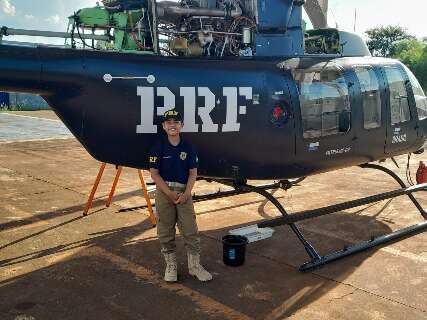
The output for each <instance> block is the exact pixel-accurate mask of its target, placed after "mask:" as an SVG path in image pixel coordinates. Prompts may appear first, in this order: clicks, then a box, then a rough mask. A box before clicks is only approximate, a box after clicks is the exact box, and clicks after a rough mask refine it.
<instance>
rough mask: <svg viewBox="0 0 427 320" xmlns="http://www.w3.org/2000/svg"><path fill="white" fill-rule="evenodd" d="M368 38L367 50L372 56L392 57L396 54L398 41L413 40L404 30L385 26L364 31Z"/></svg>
mask: <svg viewBox="0 0 427 320" xmlns="http://www.w3.org/2000/svg"><path fill="white" fill-rule="evenodd" d="M366 34H367V35H368V37H369V40H368V42H367V44H368V48H369V50H370V51H371V52H372V53H373V55H374V56H381V57H392V56H394V55H395V53H396V46H397V44H398V42H399V41H402V40H405V39H414V37H413V36H411V35H410V34H408V33H407V32H406V30H405V29H404V28H402V27H399V26H385V27H378V28H372V29H369V30H367V31H366Z"/></svg>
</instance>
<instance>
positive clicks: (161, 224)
mask: <svg viewBox="0 0 427 320" xmlns="http://www.w3.org/2000/svg"><path fill="white" fill-rule="evenodd" d="M171 190H173V191H177V192H184V190H183V189H182V188H171ZM156 211H157V235H158V237H159V240H160V245H161V251H162V253H171V252H175V247H176V245H175V234H176V229H175V226H176V225H178V229H179V231H180V233H181V235H182V236H183V237H184V243H185V248H186V249H187V251H188V252H190V253H192V254H200V238H199V236H198V229H197V222H196V213H195V211H194V205H193V199H192V198H190V199H188V200H187V202H185V203H183V204H174V203H173V202H172V200H171V199H169V197H168V196H167V195H166V194H165V193H163V192H162V191H161V190H160V189H157V190H156Z"/></svg>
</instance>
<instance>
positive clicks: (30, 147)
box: [0, 114, 427, 320]
mask: <svg viewBox="0 0 427 320" xmlns="http://www.w3.org/2000/svg"><path fill="white" fill-rule="evenodd" d="M32 116H35V114H32ZM49 116H51V117H52V119H53V118H54V116H53V115H52V114H50V115H49ZM425 157H427V156H426V154H424V155H419V156H416V157H414V158H413V159H412V160H411V169H412V172H413V173H414V172H415V169H416V167H417V165H418V161H419V160H421V159H423V158H424V159H425ZM398 162H399V165H400V169H395V167H394V164H393V163H392V162H391V161H390V162H389V161H387V162H386V163H384V165H385V166H387V167H389V168H393V170H395V171H396V172H397V173H399V174H400V176H401V177H405V165H406V157H405V156H402V157H400V158H398ZM99 166H100V164H99V163H98V162H97V161H96V160H94V159H93V158H91V157H90V155H88V154H87V152H86V151H85V150H84V149H83V148H82V147H81V146H80V145H79V143H78V142H77V141H76V140H74V139H66V140H64V139H62V140H45V141H32V142H13V143H2V144H0V319H2V320H9V319H10V320H16V319H21V320H22V319H37V320H39V319H40V320H41V319H43V320H44V319H135V320H136V319H269V320H270V319H271V320H272V319H285V318H286V319H316V320H317V319H352V320H354V319H387V320H388V319H396V320H398V319H399V320H400V319H427V299H426V296H427V233H420V234H417V235H414V236H412V237H409V238H406V239H404V240H401V241H399V242H395V243H392V244H386V245H382V246H380V247H376V248H373V249H370V250H368V251H364V252H362V253H359V254H356V255H353V256H351V257H346V258H344V259H341V260H339V261H335V262H333V263H331V264H329V265H327V266H324V267H322V268H319V269H316V270H314V271H310V272H305V273H303V272H300V271H299V270H298V268H299V266H300V265H301V264H303V263H304V262H306V261H308V256H307V254H306V253H305V251H304V248H303V247H302V245H301V244H300V242H298V240H297V238H296V236H295V235H294V234H293V233H292V231H291V230H290V228H289V227H287V226H280V227H276V228H274V230H275V232H274V234H273V236H272V237H271V238H268V239H266V240H262V241H258V242H254V243H251V244H249V245H248V246H247V254H246V262H245V264H244V265H243V266H241V267H235V268H233V267H229V266H226V265H224V263H223V261H222V243H221V238H222V236H224V235H225V234H227V232H228V231H229V230H230V229H234V228H238V227H241V226H246V225H250V224H254V223H257V222H259V221H262V220H263V219H268V218H271V217H276V216H279V212H278V210H277V209H276V208H275V207H274V206H273V205H272V204H271V203H269V202H267V201H266V200H265V199H263V198H262V197H260V196H258V195H255V194H245V195H238V196H233V197H227V198H221V199H216V200H211V201H204V202H198V203H196V211H197V213H198V216H197V219H198V224H199V228H200V232H201V238H202V247H203V256H202V259H203V263H204V265H205V266H206V268H207V269H208V270H209V271H211V272H212V273H213V276H214V279H213V281H211V282H209V283H200V282H198V281H197V280H195V279H194V278H192V277H190V276H189V275H188V272H187V268H186V267H187V265H186V258H185V250H184V248H183V243H182V239H181V237H179V236H178V260H179V282H178V283H176V284H166V283H164V282H163V280H162V275H163V268H164V263H163V260H162V257H161V255H160V252H159V243H158V240H157V238H156V230H155V228H152V226H151V223H150V221H149V219H148V212H147V210H146V209H137V210H124V211H123V210H122V211H120V210H121V209H127V208H132V207H135V206H141V205H144V204H145V202H144V198H143V197H142V191H141V188H140V183H139V179H138V174H137V171H136V170H135V169H130V168H125V169H124V170H123V174H122V177H121V178H120V181H119V184H118V187H117V190H116V194H115V197H114V198H113V204H112V205H111V206H110V207H108V208H107V207H106V206H105V200H106V198H107V196H108V193H109V191H110V187H111V184H112V182H113V179H114V175H115V168H114V167H113V166H111V165H110V166H107V169H106V171H105V173H104V176H103V178H102V180H101V184H100V186H99V189H98V191H97V193H96V198H95V201H94V206H93V208H92V209H91V210H90V214H89V215H88V216H86V217H83V216H82V212H83V208H84V205H85V203H86V201H87V198H88V195H89V192H90V190H91V187H92V185H93V182H94V179H95V177H96V175H97V173H98V169H99ZM145 176H146V178H147V181H148V180H149V177H148V174H147V173H145ZM218 188H223V187H221V186H220V185H218V184H214V183H208V182H204V181H199V182H197V185H196V188H195V191H196V193H198V194H200V193H205V192H208V191H217V190H218ZM396 188H398V186H397V184H396V183H395V182H394V181H393V180H392V179H391V178H390V177H388V176H387V175H385V174H384V173H381V172H379V171H378V172H377V171H375V170H370V169H361V168H357V167H354V168H348V169H343V170H339V171H335V172H331V173H328V174H321V175H316V176H312V177H308V178H307V179H305V180H304V181H303V182H302V183H301V184H299V185H297V186H295V187H294V188H292V189H290V190H288V191H285V190H281V189H278V190H273V191H272V193H273V194H274V196H275V197H276V198H277V199H278V200H279V201H280V202H281V203H282V204H283V205H284V206H285V208H286V209H287V210H288V211H289V212H290V213H294V212H298V211H301V210H306V209H312V208H316V207H321V206H325V205H330V204H334V203H338V202H342V201H345V200H351V199H356V198H358V197H364V196H368V195H372V194H375V193H379V192H383V191H389V190H393V189H396ZM415 196H416V198H418V199H419V200H420V202H421V204H423V205H424V207H427V195H426V194H425V193H422V192H420V193H417V194H416V195H415ZM423 221H424V219H423V218H422V217H421V215H420V214H419V212H418V211H417V209H416V208H415V207H414V206H413V205H412V203H411V202H410V201H409V199H408V198H407V197H403V196H402V197H398V198H396V199H394V200H392V201H390V200H385V201H380V202H377V203H375V204H371V205H368V206H363V207H359V208H355V209H351V210H345V211H342V212H339V213H337V214H333V215H328V216H324V217H321V218H317V219H313V220H307V221H304V222H300V223H298V224H297V225H298V227H299V228H300V229H301V231H302V232H303V234H304V235H305V236H306V237H307V239H308V240H309V241H310V242H311V243H312V244H313V246H315V248H316V249H317V250H318V251H319V253H321V254H326V253H328V252H330V251H333V250H339V249H342V248H343V246H345V245H351V244H354V243H357V242H359V241H362V240H368V239H370V238H371V236H378V235H382V234H385V233H387V232H390V231H392V230H397V229H400V228H403V227H406V226H410V225H413V224H416V223H420V222H423Z"/></svg>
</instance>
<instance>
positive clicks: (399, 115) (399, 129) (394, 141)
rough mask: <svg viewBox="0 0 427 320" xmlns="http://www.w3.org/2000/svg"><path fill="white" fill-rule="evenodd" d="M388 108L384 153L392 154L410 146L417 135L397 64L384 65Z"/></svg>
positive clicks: (401, 73)
mask: <svg viewBox="0 0 427 320" xmlns="http://www.w3.org/2000/svg"><path fill="white" fill-rule="evenodd" d="M383 71H384V74H385V79H386V81H387V84H388V86H387V89H386V92H387V104H388V108H387V110H389V112H388V113H389V116H388V121H387V122H388V125H387V138H386V145H385V153H388V154H393V153H396V152H399V151H402V150H405V149H408V148H410V147H411V146H412V145H413V144H414V143H415V142H416V141H417V138H418V137H417V136H418V132H417V130H418V126H417V118H416V116H415V111H414V110H413V108H412V107H411V105H410V103H409V97H408V94H409V93H408V90H407V88H406V82H407V81H406V80H407V79H406V76H405V74H404V73H403V70H402V69H401V68H400V67H399V66H398V65H394V66H384V67H383Z"/></svg>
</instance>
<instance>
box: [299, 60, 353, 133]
mask: <svg viewBox="0 0 427 320" xmlns="http://www.w3.org/2000/svg"><path fill="white" fill-rule="evenodd" d="M325 70H333V71H335V72H336V73H337V74H338V75H339V76H338V77H336V78H335V79H334V80H333V82H331V81H322V80H319V82H318V83H320V84H321V85H322V86H329V87H330V83H335V84H336V83H337V80H338V79H343V80H344V84H345V93H346V95H342V94H341V91H342V90H340V88H343V86H338V87H339V88H338V89H335V90H336V92H338V93H339V98H341V99H345V100H346V102H347V103H346V106H345V107H344V108H342V109H341V110H336V111H335V113H337V119H338V120H337V123H336V124H337V129H336V130H337V131H336V132H334V133H331V134H326V135H324V134H323V133H324V131H323V127H321V128H320V130H319V131H320V135H313V136H307V134H306V133H307V132H310V130H305V128H304V116H303V115H304V111H303V110H304V108H303V103H302V99H301V96H302V94H301V91H302V90H301V89H302V86H301V82H302V81H301V80H300V79H299V78H301V75H302V74H310V73H315V74H317V75H318V77H319V78H320V75H321V73H322V72H323V71H325ZM346 72H347V70H346V69H344V68H343V67H342V66H341V65H339V64H337V63H334V62H331V61H322V62H319V63H317V64H315V65H313V66H310V67H309V68H298V69H295V70H292V76H293V79H294V81H295V84H296V87H297V92H298V100H299V109H300V110H299V113H300V123H301V129H300V130H299V131H300V136H301V137H302V138H303V139H304V140H313V139H326V138H333V137H337V136H343V135H347V134H349V133H350V132H351V131H352V129H353V123H352V120H351V119H352V98H351V92H350V82H349V80H348V79H347V78H346ZM297 75H299V77H297ZM313 78H314V77H313ZM311 83H313V82H311ZM326 98H330V97H326ZM319 99H320V100H322V101H324V97H321V98H319ZM319 99H313V100H312V101H315V100H319ZM323 108H324V106H323V104H322V112H321V113H320V114H319V115H320V117H321V122H322V119H323V115H324V114H327V113H330V112H323ZM341 112H346V113H347V114H348V129H347V131H345V132H344V131H339V126H340V119H339V113H341Z"/></svg>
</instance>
